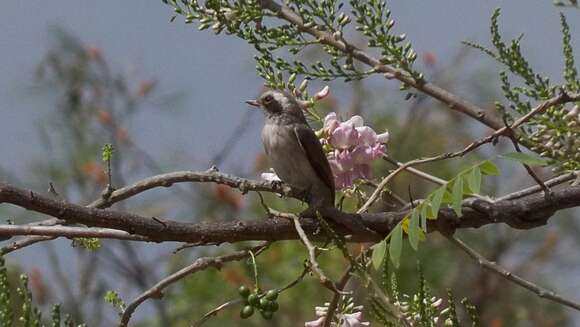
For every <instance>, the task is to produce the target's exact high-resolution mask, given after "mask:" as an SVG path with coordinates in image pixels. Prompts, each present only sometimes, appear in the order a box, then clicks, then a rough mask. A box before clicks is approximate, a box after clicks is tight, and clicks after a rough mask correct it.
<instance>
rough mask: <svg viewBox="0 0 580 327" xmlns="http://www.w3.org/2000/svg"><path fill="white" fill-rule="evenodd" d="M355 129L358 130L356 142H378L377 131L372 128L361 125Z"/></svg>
mask: <svg viewBox="0 0 580 327" xmlns="http://www.w3.org/2000/svg"><path fill="white" fill-rule="evenodd" d="M356 131H357V132H358V144H360V145H373V144H375V143H377V142H378V138H377V133H375V131H374V130H373V129H372V128H370V127H368V126H362V127H357V128H356Z"/></svg>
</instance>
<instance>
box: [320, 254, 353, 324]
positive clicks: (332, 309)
mask: <svg viewBox="0 0 580 327" xmlns="http://www.w3.org/2000/svg"><path fill="white" fill-rule="evenodd" d="M354 267H355V266H354V265H352V264H350V265H349V266H348V268H346V270H345V271H344V273H343V274H342V277H340V279H339V280H338V282H337V283H336V288H338V289H339V290H344V288H345V287H346V284H347V283H348V281H349V280H350V278H351V277H352V275H351V273H352V271H353V270H354ZM340 297H341V294H340V293H334V295H333V296H332V299H331V300H330V303H329V304H328V310H327V311H326V319H325V320H324V327H330V325H331V324H332V317H333V316H334V312H335V311H336V308H337V306H338V301H339V300H340Z"/></svg>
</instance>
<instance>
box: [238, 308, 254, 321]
mask: <svg viewBox="0 0 580 327" xmlns="http://www.w3.org/2000/svg"><path fill="white" fill-rule="evenodd" d="M253 314H254V307H252V306H251V305H246V306H244V307H243V308H242V311H240V318H242V319H246V318H249V317H251V316H252V315H253Z"/></svg>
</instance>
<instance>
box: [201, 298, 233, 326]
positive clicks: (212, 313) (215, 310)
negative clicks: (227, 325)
mask: <svg viewBox="0 0 580 327" xmlns="http://www.w3.org/2000/svg"><path fill="white" fill-rule="evenodd" d="M239 303H242V299H235V300H231V301H228V302H226V303H224V304H222V305H219V306H217V307H215V308H213V309H212V310H211V311H209V312H208V313H206V314H204V315H203V316H202V317H201V318H199V320H198V321H196V322H195V323H194V324H193V325H191V327H199V326H201V325H203V323H205V322H206V321H207V320H208V319H209V318H211V317H213V316H216V315H217V314H218V313H219V312H220V311H222V310H223V309H226V308H229V307H231V306H234V305H236V304H239Z"/></svg>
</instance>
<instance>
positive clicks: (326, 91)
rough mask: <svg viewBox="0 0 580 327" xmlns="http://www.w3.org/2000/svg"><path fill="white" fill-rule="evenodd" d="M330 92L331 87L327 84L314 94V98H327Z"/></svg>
mask: <svg viewBox="0 0 580 327" xmlns="http://www.w3.org/2000/svg"><path fill="white" fill-rule="evenodd" d="M329 94H330V88H329V87H328V85H327V86H325V87H324V88H323V89H322V90H320V91H318V92H317V93H316V94H315V95H314V100H316V101H318V100H321V99H324V98H326V97H327V96H328V95H329Z"/></svg>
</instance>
